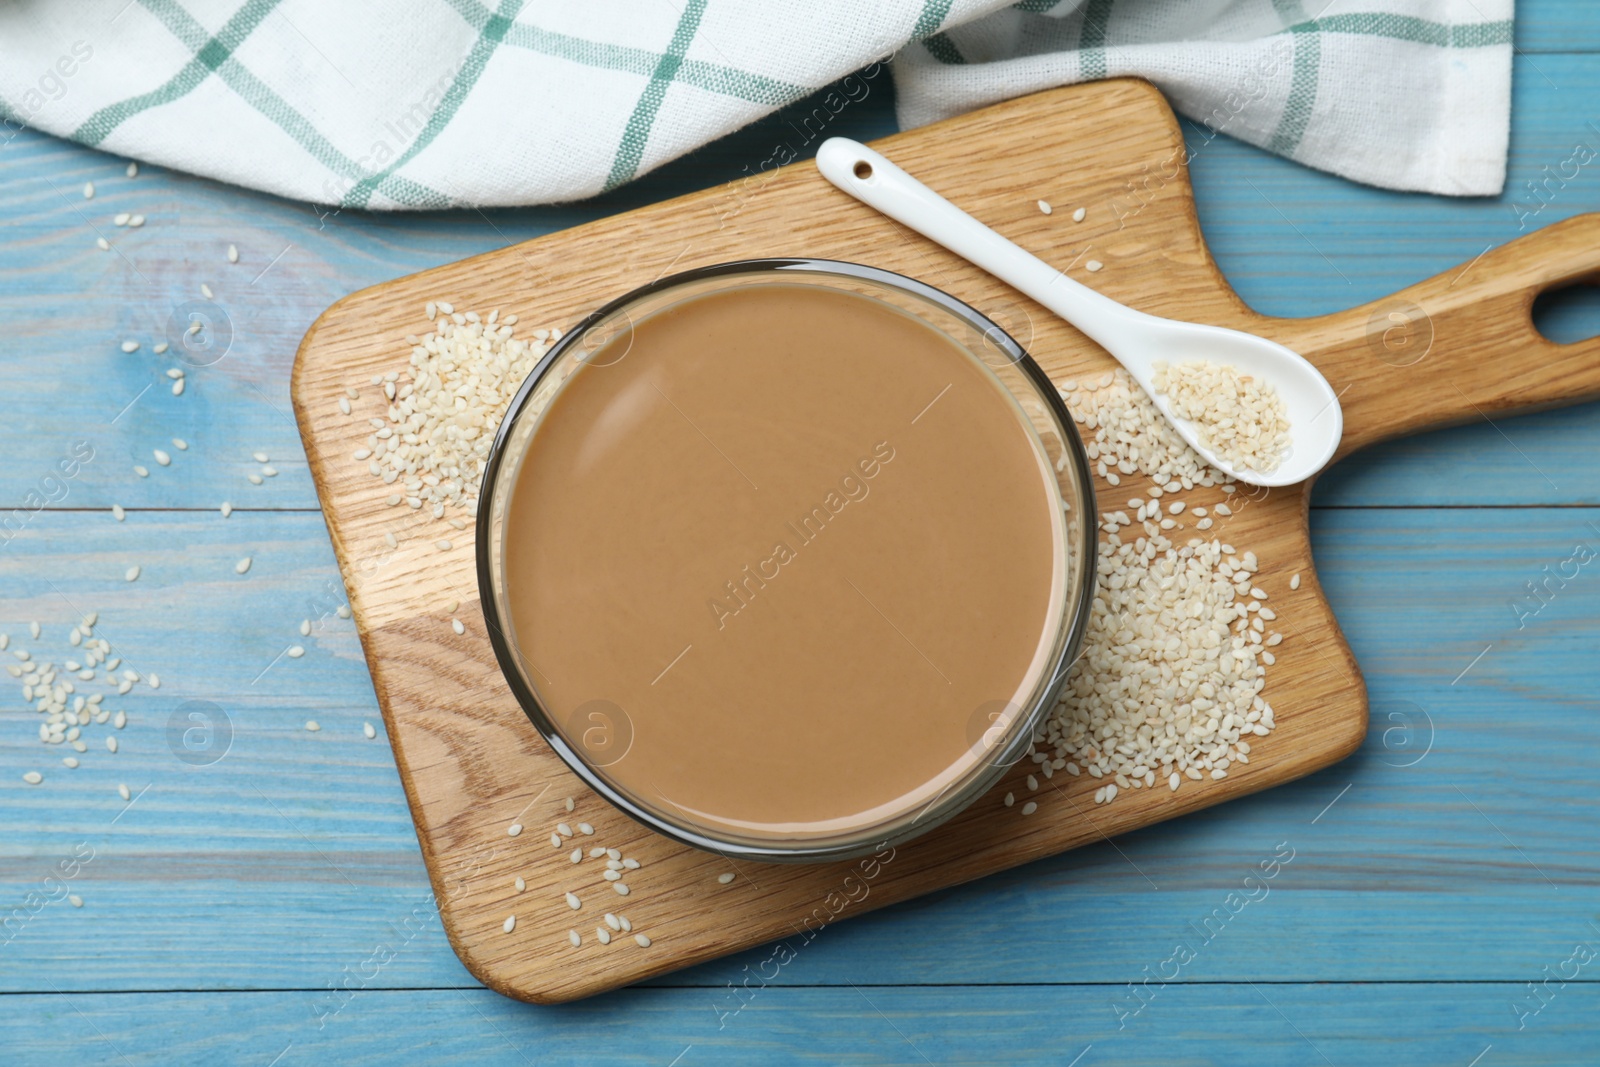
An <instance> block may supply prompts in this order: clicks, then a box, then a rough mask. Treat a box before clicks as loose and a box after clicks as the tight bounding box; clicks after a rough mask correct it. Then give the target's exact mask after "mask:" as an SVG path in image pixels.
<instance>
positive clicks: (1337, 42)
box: [0, 0, 1512, 209]
mask: <svg viewBox="0 0 1600 1067" xmlns="http://www.w3.org/2000/svg"><path fill="white" fill-rule="evenodd" d="M1511 5H1512V0H1331V2H1330V0H1056V2H1054V3H1052V2H1049V0H1022V2H1021V3H1014V4H1010V5H1008V4H1005V3H996V2H994V0H806V2H804V3H793V2H788V3H786V2H778V0H769V2H758V0H649V2H646V0H589V2H585V3H573V4H553V3H535V2H532V0H386V2H385V3H382V4H376V5H374V4H370V3H343V2H340V0H75V2H73V3H61V4H6V5H4V6H0V118H3V119H4V120H5V123H6V125H7V127H9V132H8V133H7V135H6V136H14V134H15V132H16V131H17V130H18V129H19V128H20V127H22V126H31V127H35V128H37V129H41V130H44V131H47V132H49V133H53V134H56V135H58V136H61V137H68V138H71V139H72V140H75V141H79V142H82V143H83V144H88V145H94V146H97V147H100V148H103V149H105V150H106V151H108V152H113V153H116V154H118V155H123V156H128V157H132V158H135V159H141V160H148V161H151V162H155V163H159V164H162V165H165V166H168V167H173V168H177V169H180V170H185V171H190V172H193V173H195V174H202V175H206V176H208V177H212V178H216V179H219V180H221V181H226V182H233V183H236V184H239V185H245V186H250V187H253V188H257V189H265V190H268V191H271V192H274V193H279V194H282V195H284V196H288V197H293V198H296V199H301V200H310V201H315V202H318V203H326V204H336V205H340V206H343V207H359V208H376V209H406V208H436V207H445V206H451V205H484V206H487V205H508V204H535V203H548V202H553V201H561V200H573V199H578V198H581V197H586V196H592V195H594V194H596V193H599V192H602V191H604V190H606V189H610V188H613V187H615V186H618V185H621V184H622V183H624V182H627V181H629V180H631V179H633V178H635V177H637V176H639V175H640V174H644V173H646V172H648V171H650V170H652V169H653V168H655V167H658V166H660V165H661V164H663V163H665V162H667V161H668V160H671V159H674V158H676V157H678V156H680V155H682V154H684V153H685V152H688V151H690V150H692V149H694V148H695V147H697V146H699V145H702V144H705V143H706V142H707V141H711V140H714V139H715V138H717V137H720V136H722V135H724V134H726V133H729V132H731V131H733V130H735V129H737V128H739V127H740V126H743V125H745V124H746V123H749V122H751V121H753V120H754V119H757V118H760V117H761V116H762V115H765V114H767V113H769V112H771V111H773V110H774V109H776V108H779V107H782V106H783V105H785V104H788V103H792V102H794V101H796V100H799V99H802V98H803V97H805V96H807V95H809V94H810V93H812V92H813V91H814V90H816V89H817V88H819V87H822V86H826V85H829V84H830V83H832V82H835V81H837V80H838V79H839V78H841V77H843V76H845V75H847V74H850V73H851V72H854V71H860V70H861V68H863V67H868V68H870V70H869V73H870V72H871V71H875V70H876V69H878V68H877V66H876V65H877V64H879V63H880V62H881V61H882V60H884V59H886V58H888V57H890V56H891V55H892V56H893V59H892V61H891V63H890V69H891V70H892V72H893V75H894V80H895V87H896V91H897V94H898V108H899V118H900V122H901V124H902V126H906V127H910V126H915V125H920V124H923V123H927V122H932V121H934V120H936V119H940V118H943V117H946V116H949V115H953V114H956V113H958V112H961V111H964V110H968V109H971V108H975V107H980V106H982V105H985V104H989V103H993V102H995V101H998V100H1003V99H1006V98H1008V97H1012V96H1017V95H1020V94H1023V93H1029V92H1034V91H1036V90H1039V89H1044V88H1048V87H1051V86H1056V85H1065V84H1068V83H1072V82H1081V81H1091V80H1094V79H1097V78H1106V77H1117V76H1121V75H1137V76H1140V77H1145V78H1148V79H1150V80H1151V81H1152V82H1154V83H1155V84H1156V85H1158V86H1160V87H1161V88H1162V90H1164V91H1165V92H1166V94H1167V96H1168V98H1169V99H1170V100H1171V101H1172V103H1173V105H1174V106H1175V107H1176V108H1177V110H1178V111H1180V112H1181V113H1183V114H1185V115H1188V116H1190V117H1191V118H1194V119H1196V120H1198V121H1200V122H1203V123H1206V124H1207V125H1209V126H1211V127H1213V128H1215V129H1217V130H1220V131H1222V132H1225V133H1228V134H1231V135H1233V136H1235V137H1238V138H1241V139H1243V140H1245V141H1248V142H1250V143H1252V144H1256V145H1260V146H1262V147H1263V148H1266V149H1267V150H1269V151H1272V152H1276V153H1278V154H1280V155H1283V156H1286V157H1288V158H1290V159H1294V160H1297V161H1298V162H1301V163H1304V164H1306V165H1308V166H1313V167H1319V168H1321V169H1323V170H1328V171H1332V172H1334V173H1336V174H1342V175H1344V176H1346V177H1349V178H1354V179H1356V180H1357V181H1363V182H1369V183H1372V184H1375V185H1383V186H1388V187H1391V188H1396V189H1413V190H1423V191H1427V192H1434V193H1446V194H1452V195H1487V194H1494V193H1497V192H1499V190H1500V189H1501V187H1502V185H1503V184H1504V181H1505V158H1506V141H1507V136H1508V130H1509V123H1510V110H1511V42H1512V27H1511ZM869 82H870V78H866V77H863V76H862V75H858V76H857V77H856V78H855V79H854V81H853V82H849V83H846V86H845V90H847V91H843V92H839V93H835V94H833V96H832V97H830V98H828V99H829V101H830V102H829V107H830V108H833V107H834V104H835V103H837V106H838V107H844V106H848V105H849V103H850V100H851V99H855V98H857V92H859V93H861V94H865V93H866V92H868V91H879V90H873V89H872V88H871V86H870V85H869ZM852 85H853V86H854V89H851V86H852ZM1092 150H1093V146H1085V151H1092Z"/></svg>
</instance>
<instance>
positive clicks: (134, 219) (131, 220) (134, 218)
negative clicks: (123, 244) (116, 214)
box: [128, 215, 144, 230]
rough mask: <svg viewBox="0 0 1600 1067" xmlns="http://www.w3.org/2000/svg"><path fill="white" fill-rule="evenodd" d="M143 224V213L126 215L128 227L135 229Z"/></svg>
mask: <svg viewBox="0 0 1600 1067" xmlns="http://www.w3.org/2000/svg"><path fill="white" fill-rule="evenodd" d="M143 225H144V216H143V215H130V216H129V217H128V229H130V230H137V229H138V228H139V227H140V226H143Z"/></svg>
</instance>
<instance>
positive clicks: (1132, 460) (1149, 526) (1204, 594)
mask: <svg viewBox="0 0 1600 1067" xmlns="http://www.w3.org/2000/svg"><path fill="white" fill-rule="evenodd" d="M1059 389H1060V391H1061V393H1062V395H1063V397H1064V399H1065V400H1066V401H1067V404H1068V406H1069V407H1070V408H1071V409H1072V412H1073V418H1074V420H1075V421H1076V422H1077V423H1078V425H1079V426H1080V427H1081V428H1082V429H1083V432H1084V435H1085V437H1086V438H1088V440H1087V441H1086V444H1085V447H1086V449H1087V450H1088V452H1089V454H1090V457H1091V461H1092V462H1094V463H1095V465H1096V467H1097V469H1098V471H1099V473H1100V475H1101V476H1102V477H1103V478H1105V479H1106V480H1107V481H1108V482H1109V483H1111V484H1113V485H1115V484H1118V483H1119V482H1120V479H1121V478H1123V477H1128V478H1132V477H1135V476H1143V477H1144V478H1148V479H1149V480H1150V483H1151V484H1150V485H1149V486H1148V488H1146V489H1144V490H1142V491H1141V493H1140V494H1139V495H1138V496H1134V497H1131V498H1130V499H1129V500H1128V509H1129V511H1122V510H1120V509H1119V510H1116V511H1113V512H1109V513H1104V514H1102V515H1101V516H1100V528H1101V531H1102V534H1103V539H1102V542H1101V546H1100V552H1099V556H1098V560H1097V563H1096V592H1095V597H1094V601H1093V605H1092V608H1091V614H1090V618H1089V622H1088V628H1087V630H1086V631H1085V634H1084V642H1083V651H1082V653H1081V655H1080V657H1079V659H1078V661H1077V663H1076V664H1075V665H1074V666H1073V668H1072V670H1071V671H1070V672H1069V673H1068V675H1067V679H1066V682H1065V684H1064V687H1063V689H1062V694H1061V699H1060V703H1059V704H1058V705H1057V707H1056V709H1055V711H1054V713H1053V714H1052V715H1051V716H1050V718H1049V719H1048V720H1047V722H1046V723H1045V726H1044V727H1043V729H1042V731H1041V733H1040V734H1039V735H1038V736H1036V737H1035V740H1034V751H1033V753H1032V760H1033V762H1034V763H1035V764H1036V765H1038V767H1039V771H1040V773H1042V774H1043V775H1044V777H1045V778H1047V779H1048V778H1049V777H1051V776H1052V775H1053V774H1054V772H1055V771H1058V770H1065V771H1066V772H1067V773H1068V774H1071V775H1074V776H1076V775H1079V774H1082V773H1088V774H1089V775H1090V776H1091V777H1093V778H1096V779H1105V782H1104V784H1102V785H1101V786H1100V787H1099V788H1098V789H1097V790H1096V792H1095V802H1096V803H1098V804H1104V803H1110V802H1111V801H1113V800H1115V799H1116V797H1117V794H1118V791H1119V790H1128V789H1142V788H1150V787H1153V786H1154V785H1155V784H1156V782H1157V781H1164V782H1165V783H1166V784H1167V786H1168V788H1169V789H1171V790H1176V789H1177V788H1178V787H1179V785H1180V784H1181V783H1182V782H1183V780H1184V779H1186V778H1187V779H1190V780H1201V779H1207V778H1209V779H1213V780H1216V779H1222V778H1226V777H1227V776H1228V772H1229V769H1230V768H1232V767H1234V766H1235V765H1236V764H1248V763H1249V762H1250V746H1251V743H1252V740H1251V739H1254V738H1261V737H1265V736H1267V735H1268V734H1269V733H1270V732H1271V731H1272V729H1273V727H1274V725H1275V723H1274V719H1273V711H1272V706H1271V705H1270V704H1269V703H1268V702H1267V700H1266V698H1265V696H1264V695H1263V691H1264V689H1265V687H1266V673H1267V668H1268V667H1270V666H1272V664H1273V663H1274V654H1273V652H1272V651H1271V649H1272V648H1274V647H1275V646H1277V645H1278V644H1279V643H1280V642H1281V641H1282V640H1283V637H1282V635H1281V634H1279V633H1278V632H1277V631H1275V630H1272V629H1271V628H1270V627H1269V626H1268V624H1269V623H1272V622H1275V621H1276V619H1277V615H1276V612H1275V611H1274V610H1273V609H1272V608H1270V607H1268V606H1267V600H1268V594H1267V592H1266V591H1265V590H1263V589H1262V588H1261V587H1260V586H1259V584H1257V580H1256V576H1257V575H1258V573H1259V570H1260V565H1259V562H1258V561H1257V559H1256V556H1255V554H1254V553H1253V552H1248V551H1246V552H1238V551H1236V550H1235V549H1234V547H1233V546H1232V545H1230V544H1227V543H1225V542H1223V541H1222V540H1220V538H1219V537H1217V536H1215V535H1213V534H1211V533H1210V532H1209V531H1211V530H1212V529H1213V526H1214V522H1215V519H1214V517H1213V516H1216V517H1220V518H1227V517H1229V516H1231V515H1233V514H1234V508H1233V506H1230V505H1229V504H1228V503H1226V501H1227V500H1229V499H1232V498H1233V496H1234V491H1235V489H1234V486H1233V485H1232V484H1231V482H1232V479H1231V478H1229V477H1228V476H1227V475H1225V474H1223V473H1222V472H1221V471H1218V470H1216V469H1214V468H1212V467H1209V466H1208V465H1206V464H1205V463H1204V461H1202V460H1201V459H1200V457H1199V456H1198V455H1197V454H1195V452H1194V451H1193V450H1192V449H1190V448H1188V446H1187V445H1185V444H1184V443H1183V440H1182V439H1181V438H1179V437H1178V435H1177V434H1176V432H1175V431H1173V430H1172V429H1171V427H1170V425H1169V424H1168V423H1167V422H1166V420H1165V419H1164V418H1163V417H1162V416H1161V414H1160V412H1159V411H1158V410H1157V409H1156V407H1155V405H1154V404H1153V403H1152V402H1151V401H1150V399H1149V397H1147V396H1146V395H1145V394H1144V392H1143V390H1141V389H1140V388H1139V387H1138V385H1137V384H1136V383H1135V382H1134V381H1133V380H1132V378H1131V377H1130V376H1129V375H1128V374H1127V373H1126V372H1125V371H1121V370H1119V371H1115V372H1113V373H1110V374H1107V375H1105V376H1104V377H1102V378H1100V379H1099V380H1097V381H1095V382H1091V383H1088V384H1086V385H1083V386H1080V385H1079V383H1077V382H1064V383H1062V384H1061V385H1060V386H1059ZM1196 489H1199V490H1213V491H1214V492H1212V493H1210V494H1208V498H1209V497H1210V496H1212V495H1216V496H1221V497H1222V498H1223V501H1224V502H1218V503H1213V504H1211V505H1210V506H1209V507H1208V506H1206V505H1195V506H1191V505H1190V504H1189V503H1188V501H1186V500H1184V499H1181V498H1180V494H1183V493H1187V492H1190V491H1194V490H1196ZM1129 512H1131V513H1132V514H1131V515H1130V513H1129ZM1190 523H1192V524H1193V531H1194V533H1193V535H1190V534H1186V533H1184V532H1181V531H1185V530H1187V529H1188V528H1189V526H1190ZM1293 584H1295V585H1297V584H1298V582H1295V583H1293ZM1028 786H1029V789H1030V790H1036V789H1038V786H1039V783H1038V778H1037V776H1035V775H1032V774H1030V775H1029V776H1028ZM1014 802H1015V797H1014V796H1013V795H1012V794H1007V796H1006V806H1008V807H1010V806H1011V805H1012V804H1013V803H1014ZM1032 810H1037V808H1036V805H1035V804H1034V803H1033V802H1029V803H1028V804H1026V805H1024V807H1023V813H1024V814H1031V813H1032Z"/></svg>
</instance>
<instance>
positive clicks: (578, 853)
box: [556, 838, 583, 863]
mask: <svg viewBox="0 0 1600 1067" xmlns="http://www.w3.org/2000/svg"><path fill="white" fill-rule="evenodd" d="M556 840H558V841H559V840H560V838H557V839H556ZM571 859H572V862H573V863H582V862H583V849H581V848H575V849H573V850H572V857H571Z"/></svg>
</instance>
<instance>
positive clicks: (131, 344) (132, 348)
mask: <svg viewBox="0 0 1600 1067" xmlns="http://www.w3.org/2000/svg"><path fill="white" fill-rule="evenodd" d="M122 350H123V351H124V352H137V351H139V342H138V341H134V340H131V339H130V340H127V341H124V342H122Z"/></svg>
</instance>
